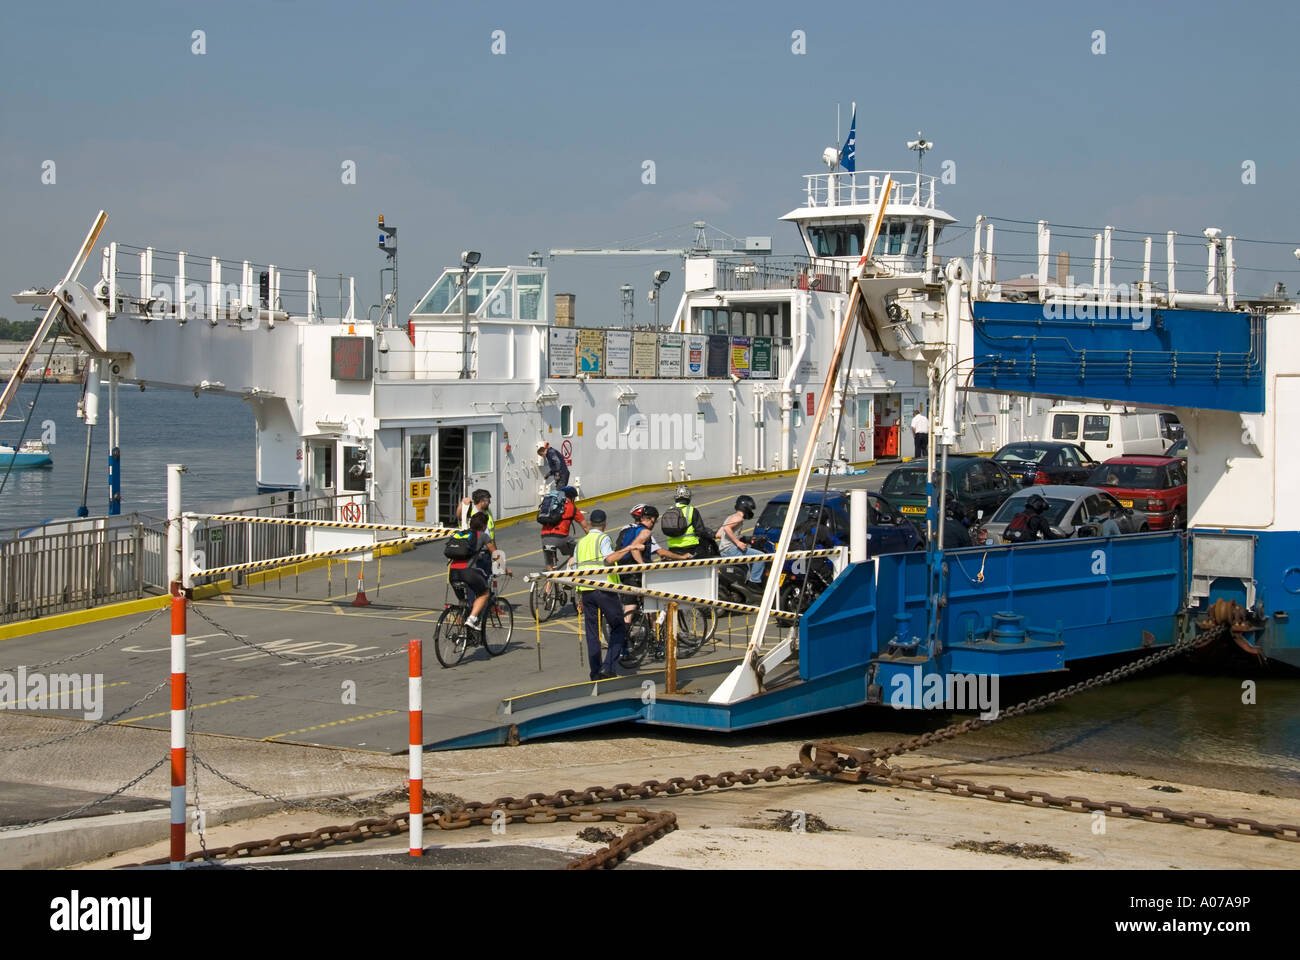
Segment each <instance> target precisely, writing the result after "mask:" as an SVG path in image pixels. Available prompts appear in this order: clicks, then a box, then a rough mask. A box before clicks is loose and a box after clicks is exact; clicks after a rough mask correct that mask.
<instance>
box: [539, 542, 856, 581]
mask: <svg viewBox="0 0 1300 960" xmlns="http://www.w3.org/2000/svg"><path fill="white" fill-rule="evenodd" d="M841 549H842V548H841V547H832V548H829V549H822V550H791V551H790V552H788V553H787V554H786V555H785V558H786V559H787V560H799V559H801V558H803V557H835V556H838V555H839V552H840V550H841ZM771 559H772V554H770V553H763V554H755V555H754V556H752V557H741V556H736V557H701V558H700V559H698V560H661V561H656V562H655V563H628V564H621V565H618V566H612V567H583V568H582V575H583V576H587V575H590V574H593V573H640V572H642V571H643V570H651V571H653V570H672V569H674V568H678V567H721V566H729V565H730V564H733V563H767V562H769V561H771ZM576 576H578V573H577V571H576V570H573V569H567V568H561V569H559V570H539V571H538V572H537V573H530V574H528V575H527V576H525V577H524V579H525V580H529V581H531V580H541V579H543V578H555V577H576Z"/></svg>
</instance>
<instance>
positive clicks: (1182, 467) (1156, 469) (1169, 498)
mask: <svg viewBox="0 0 1300 960" xmlns="http://www.w3.org/2000/svg"><path fill="white" fill-rule="evenodd" d="M1088 485H1089V486H1092V487H1100V488H1101V489H1103V490H1106V491H1108V492H1109V493H1112V494H1114V496H1115V498H1116V499H1118V500H1119V502H1120V505H1121V506H1125V507H1132V508H1133V511H1134V512H1135V513H1138V514H1141V515H1142V516H1144V517H1145V518H1146V522H1147V524H1148V525H1149V526H1150V527H1151V529H1152V530H1182V529H1184V528H1185V527H1186V526H1187V466H1186V464H1185V462H1184V461H1183V460H1182V459H1180V458H1179V457H1137V456H1133V457H1111V458H1110V459H1109V460H1107V461H1106V462H1105V463H1103V464H1101V465H1099V466H1098V467H1097V469H1096V470H1094V471H1093V472H1092V475H1091V476H1090V477H1089V478H1088Z"/></svg>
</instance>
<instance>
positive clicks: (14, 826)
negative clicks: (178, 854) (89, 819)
mask: <svg viewBox="0 0 1300 960" xmlns="http://www.w3.org/2000/svg"><path fill="white" fill-rule="evenodd" d="M170 762H171V757H163V758H162V759H161V760H159V761H158V762H157V763H155V764H154V765H153V766H152V767H150V768H149V769H148V770H146V771H144V773H141V774H138V775H137V776H135V777H133V778H131V779H130V780H128V781H127V782H126V783H124V784H122V786H120V787H118V788H117V789H116V790H114V791H113V792H112V793H106V794H104V796H102V797H98V798H96V799H94V800H91V801H90V802H89V803H83V804H82V805H81V806H79V807H77V809H75V810H69V811H68V812H67V813H61V814H59V815H58V816H57V817H49V818H47V819H45V820H33V821H31V822H30V823H14V824H10V825H9V826H7V827H0V832H3V831H5V830H18V829H20V828H22V827H39V826H40V825H41V824H43V823H55V822H57V821H59V820H67V819H68V818H69V817H75V816H76V815H77V814H79V813H81V812H82V811H83V810H89V809H90V808H91V807H95V806H98V805H99V804H101V803H104V802H106V801H108V800H112V799H113V798H114V797H116V796H118V795H119V794H121V793H125V792H126V791H127V790H130V789H131V788H132V787H134V786H135V785H136V784H137V783H139V782H140V781H141V780H143V779H144V778H145V777H147V776H149V774H151V773H153V772H154V771H155V770H157V769H158V768H159V767H161V766H162V765H163V764H165V763H170ZM164 862H166V861H164Z"/></svg>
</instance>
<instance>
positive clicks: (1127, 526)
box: [984, 484, 1148, 543]
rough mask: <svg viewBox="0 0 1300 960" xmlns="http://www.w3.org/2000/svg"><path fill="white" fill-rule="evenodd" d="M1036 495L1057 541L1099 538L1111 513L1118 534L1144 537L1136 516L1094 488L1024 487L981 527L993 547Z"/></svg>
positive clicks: (1103, 491) (1109, 496)
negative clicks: (1044, 504)
mask: <svg viewBox="0 0 1300 960" xmlns="http://www.w3.org/2000/svg"><path fill="white" fill-rule="evenodd" d="M1035 494H1037V495H1038V496H1041V497H1042V498H1043V499H1044V500H1046V501H1047V510H1045V511H1044V512H1043V516H1044V517H1045V518H1046V520H1047V522H1048V523H1049V524H1051V526H1052V530H1053V531H1054V532H1055V533H1056V534H1057V536H1059V537H1096V536H1100V530H1101V525H1102V522H1103V521H1104V520H1105V519H1106V518H1107V517H1109V516H1110V512H1111V510H1112V509H1115V510H1119V512H1120V513H1121V514H1122V515H1121V516H1120V517H1119V518H1118V520H1117V522H1118V523H1119V529H1120V532H1121V533H1145V532H1146V531H1147V529H1148V527H1147V525H1146V522H1145V521H1144V520H1143V518H1142V516H1141V515H1140V514H1135V513H1134V512H1133V510H1132V508H1130V507H1123V506H1120V503H1119V501H1118V500H1116V499H1115V498H1114V497H1112V496H1111V495H1110V494H1109V493H1107V492H1106V491H1105V490H1100V489H1098V488H1097V487H1078V486H1072V485H1070V486H1067V485H1064V484H1062V485H1044V486H1033V487H1025V488H1024V489H1023V490H1018V491H1016V492H1015V493H1013V494H1012V495H1011V496H1010V497H1008V498H1007V499H1006V501H1004V502H1003V504H1002V506H1001V507H999V508H998V511H997V513H995V514H993V519H992V520H990V521H989V522H988V523H986V524H985V525H984V527H985V529H986V530H988V533H989V537H990V538H991V540H992V542H993V543H1001V542H1002V534H1003V532H1004V531H1005V530H1006V529H1007V525H1008V524H1009V523H1011V518H1012V517H1014V516H1015V515H1016V514H1017V513H1019V512H1020V511H1022V510H1024V509H1025V501H1026V500H1028V499H1029V498H1030V497H1032V496H1034V495H1035Z"/></svg>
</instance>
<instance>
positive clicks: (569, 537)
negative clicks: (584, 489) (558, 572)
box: [542, 487, 590, 570]
mask: <svg viewBox="0 0 1300 960" xmlns="http://www.w3.org/2000/svg"><path fill="white" fill-rule="evenodd" d="M577 501H578V491H577V490H576V489H574V488H573V487H565V488H564V514H563V516H562V517H561V518H560V521H559V522H558V523H556V524H554V525H553V526H549V527H542V553H543V555H544V556H546V557H547V560H546V569H547V570H553V569H555V567H554V564H552V563H551V559H550V557H551V555H553V556H555V557H556V558H557V559H558V557H559V556H561V555H563V556H565V557H571V556H573V544H574V540H573V533H572V531H573V524H575V523H576V524H577V525H578V526H579V527H581V528H582V532H583V533H589V532H590V528H589V527H588V526H587V518H586V517H585V516H583V513H582V511H581V510H579V509H578V503H577ZM548 551H549V554H548Z"/></svg>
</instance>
